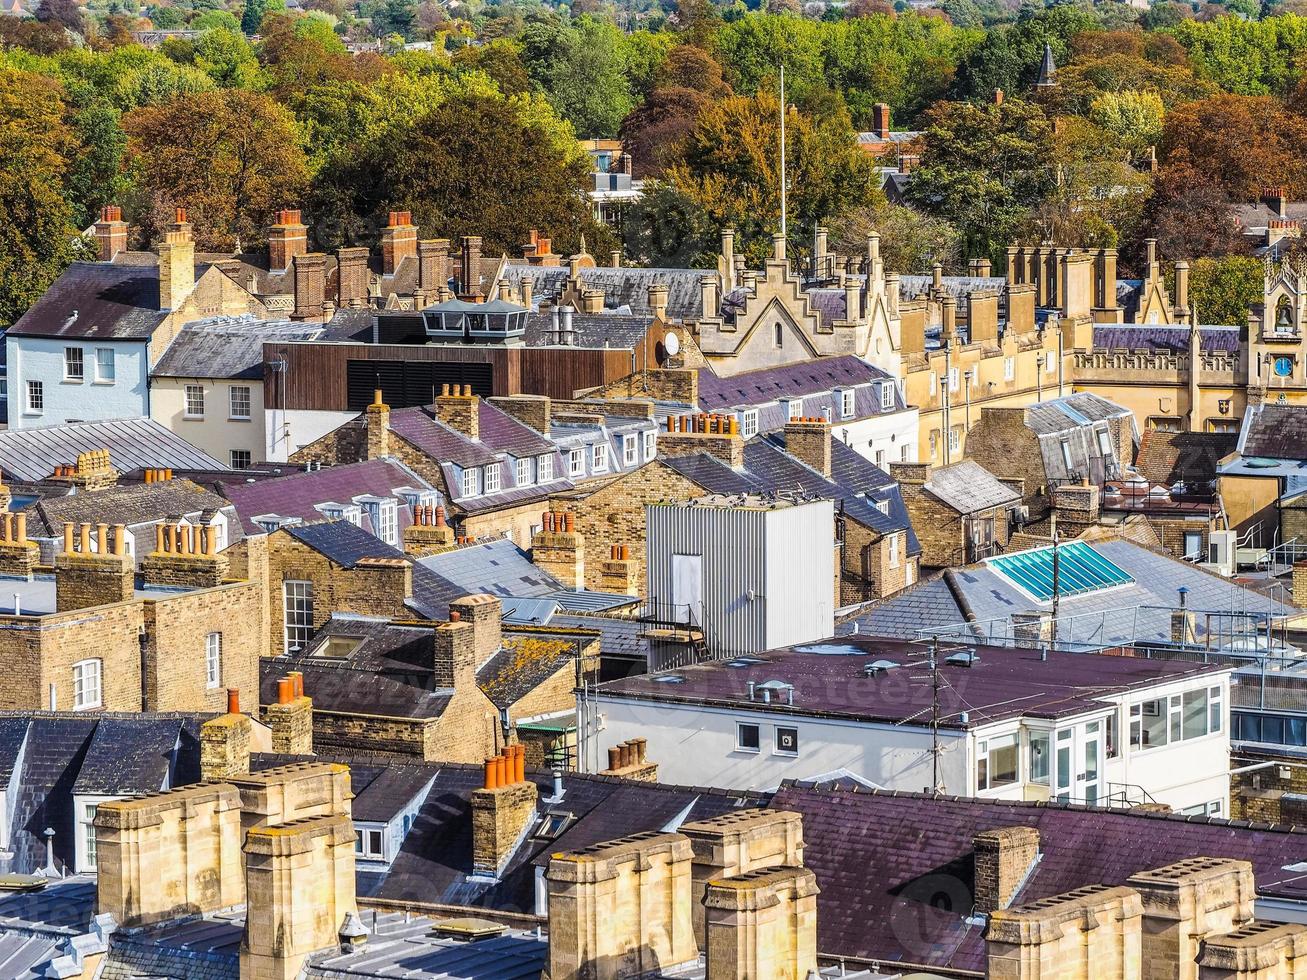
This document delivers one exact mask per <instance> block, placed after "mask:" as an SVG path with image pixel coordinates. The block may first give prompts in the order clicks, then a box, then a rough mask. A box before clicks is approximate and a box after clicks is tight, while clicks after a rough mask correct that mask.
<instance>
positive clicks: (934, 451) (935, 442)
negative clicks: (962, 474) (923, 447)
mask: <svg viewBox="0 0 1307 980" xmlns="http://www.w3.org/2000/svg"><path fill="white" fill-rule="evenodd" d="M938 455H939V429H931V430H930V458H931V459H934V458H935V457H936V456H938Z"/></svg>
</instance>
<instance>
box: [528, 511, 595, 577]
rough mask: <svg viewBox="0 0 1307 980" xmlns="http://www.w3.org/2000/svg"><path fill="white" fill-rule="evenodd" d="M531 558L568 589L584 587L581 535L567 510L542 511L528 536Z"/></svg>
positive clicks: (583, 539) (583, 547) (572, 515)
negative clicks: (535, 525) (531, 535)
mask: <svg viewBox="0 0 1307 980" xmlns="http://www.w3.org/2000/svg"><path fill="white" fill-rule="evenodd" d="M531 560H532V561H533V562H534V563H535V564H536V565H537V566H538V567H539V568H540V569H541V570H543V571H545V572H548V573H549V574H550V575H552V576H553V577H554V578H556V579H558V581H559V582H561V583H562V584H563V587H564V588H568V589H583V588H585V538H584V537H583V536H582V535H580V534H578V533H577V530H576V515H575V514H573V513H572V512H571V511H561V510H551V511H546V512H545V514H544V516H543V518H542V519H541V526H540V530H539V531H537V532H536V535H535V537H534V538H532V539H531Z"/></svg>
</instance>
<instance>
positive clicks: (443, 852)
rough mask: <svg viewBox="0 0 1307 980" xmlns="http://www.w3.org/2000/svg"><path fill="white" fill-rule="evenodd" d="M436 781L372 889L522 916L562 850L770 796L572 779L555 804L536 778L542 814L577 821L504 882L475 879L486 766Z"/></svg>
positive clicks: (523, 850) (440, 769)
mask: <svg viewBox="0 0 1307 980" xmlns="http://www.w3.org/2000/svg"><path fill="white" fill-rule="evenodd" d="M432 768H433V769H436V770H437V776H436V782H435V785H434V786H433V787H432V789H431V792H430V793H429V794H428V795H427V799H426V802H425V803H424V804H423V806H422V810H421V812H420V813H419V815H418V819H417V821H416V822H415V823H414V825H413V829H412V830H411V831H410V832H409V834H408V836H407V838H405V840H404V844H403V846H402V848H401V849H400V852H399V854H398V856H397V857H396V858H395V861H394V862H393V864H392V865H391V868H390V870H389V872H388V873H386V874H385V875H383V876H379V877H378V878H377V879H376V880H374V881H373V882H371V888H370V889H369V890H370V893H371V894H373V895H376V896H377V897H381V898H388V899H410V900H418V901H423V902H436V903H446V904H459V905H467V906H470V907H487V908H496V909H503V910H512V911H519V912H531V911H533V910H534V908H535V876H536V870H535V869H536V867H537V865H538V864H540V863H544V862H547V861H548V860H549V856H550V855H551V854H553V853H555V852H557V851H561V850H572V849H576V848H581V847H586V846H589V845H591V844H594V843H598V842H599V841H605V840H613V839H615V838H617V837H622V836H625V835H627V834H632V833H637V832H640V831H646V830H661V829H663V828H666V827H669V826H671V825H675V826H679V825H680V823H681V822H683V821H689V820H702V819H706V818H708V817H710V816H717V815H719V814H722V813H726V812H730V811H732V810H735V809H737V808H738V807H739V806H741V805H757V804H759V803H761V802H764V801H765V799H766V797H765V796H762V795H761V794H754V793H737V792H727V791H723V790H713V789H698V788H692V787H684V786H669V785H664V784H661V783H635V782H630V781H626V780H619V779H613V778H611V777H606V776H587V775H582V774H580V773H572V772H568V773H565V774H564V775H563V790H564V793H563V799H562V800H561V801H560V802H558V803H556V804H551V803H548V802H547V801H546V800H547V798H548V797H550V796H551V795H552V792H553V778H552V775H551V774H550V773H528V774H527V778H528V779H531V780H532V781H534V782H535V783H536V785H537V787H538V788H539V796H540V802H539V803H538V804H537V809H538V810H539V811H541V812H543V811H544V810H546V809H555V810H557V811H560V812H565V813H570V814H572V815H573V817H575V820H574V821H573V822H572V823H571V824H570V825H569V826H568V828H567V829H566V830H565V831H564V832H563V833H562V834H561V835H560V836H558V837H557V838H555V839H553V840H542V839H537V838H535V837H531V836H528V837H527V839H526V840H525V841H524V842H523V844H522V845H521V846H520V847H519V848H518V850H517V851H516V852H515V853H514V855H513V857H512V858H511V859H510V861H509V863H508V866H507V868H506V869H505V870H504V872H503V873H502V874H501V875H500V877H499V879H498V880H491V879H487V878H477V879H470V872H471V870H472V826H471V824H472V820H471V806H470V803H469V799H470V797H471V794H472V791H473V790H476V789H479V788H480V787H481V785H482V781H483V774H482V771H481V767H480V766H465V765H452V764H451V765H441V766H434V765H433V766H432Z"/></svg>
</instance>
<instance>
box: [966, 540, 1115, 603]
mask: <svg viewBox="0 0 1307 980" xmlns="http://www.w3.org/2000/svg"><path fill="white" fill-rule="evenodd" d="M1056 552H1057V559H1056V566H1057V567H1056V589H1057V594H1058V595H1059V596H1062V597H1066V596H1072V595H1084V594H1086V593H1089V592H1098V591H1100V590H1101V589H1111V588H1115V587H1117V586H1120V585H1130V584H1132V583H1133V582H1134V579H1133V578H1131V577H1130V576H1129V575H1127V574H1126V573H1125V572H1124V571H1123V570H1122V569H1121V568H1120V567H1118V566H1117V565H1115V564H1113V563H1112V562H1111V561H1109V560H1108V559H1107V558H1105V557H1103V556H1102V555H1101V554H1099V553H1098V552H1097V551H1095V550H1094V549H1093V548H1091V547H1090V546H1089V545H1087V544H1085V543H1084V542H1083V541H1072V542H1071V543H1069V544H1064V545H1058V546H1057V548H1056ZM988 564H989V566H990V567H991V568H993V569H994V570H995V571H996V572H998V573H1000V574H1001V575H1003V577H1005V578H1006V579H1008V581H1010V582H1011V583H1012V584H1013V585H1015V586H1017V587H1018V588H1020V589H1021V590H1022V591H1024V592H1026V593H1028V594H1030V595H1031V596H1033V597H1034V598H1035V599H1036V600H1038V601H1039V602H1048V601H1049V600H1051V599H1052V598H1053V591H1054V577H1055V572H1054V548H1053V547H1047V548H1036V549H1035V550H1034V551H1022V552H1018V553H1016V554H1012V555H1002V556H1000V557H998V558H991V559H989V562H988Z"/></svg>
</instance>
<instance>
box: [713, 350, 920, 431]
mask: <svg viewBox="0 0 1307 980" xmlns="http://www.w3.org/2000/svg"><path fill="white" fill-rule="evenodd" d="M879 381H893V379H892V378H891V377H890V375H888V374H887V373H886V372H884V371H882V370H881V369H880V368H878V367H876V366H874V365H872V364H869V363H867V362H866V361H864V360H863V359H862V358H860V357H855V356H853V355H851V354H849V355H844V356H840V357H821V358H817V359H816V360H814V361H804V362H801V363H798V364H787V365H785V366H784V367H776V368H763V369H762V370H758V371H746V372H744V373H743V374H733V375H730V376H729V377H719V376H718V375H717V374H716V373H715V372H714V371H713V370H712V369H711V368H706V367H705V368H700V369H699V408H700V409H701V410H702V411H705V412H718V411H722V410H723V409H728V408H738V407H740V406H743V405H759V404H763V403H765V402H773V401H777V400H778V399H783V398H796V397H801V396H803V395H814V394H825V393H827V392H831V391H833V390H835V389H837V388H852V387H854V386H857V385H868V384H871V383H872V382H879ZM874 395H875V400H874V405H873V404H870V403H869V404H867V405H857V406H855V410H854V414H855V415H856V416H857V417H862V416H864V415H876V414H879V413H880V411H881V409H880V402H879V391H876V392H875V393H874ZM868 401H869V402H871V401H872V400H871V399H869V400H868ZM805 407H806V406H805ZM903 407H904V406H903V403H902V400H901V399H900V398H899V397H898V392H897V390H896V391H895V402H894V406H893V408H892V409H887V410H886V411H895V410H898V409H901V408H903ZM805 414H816V410H815V409H814V410H813V412H810V413H809V412H805ZM831 418H832V419H834V420H836V421H838V419H839V413H838V412H836V413H834V414H832V416H831Z"/></svg>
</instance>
